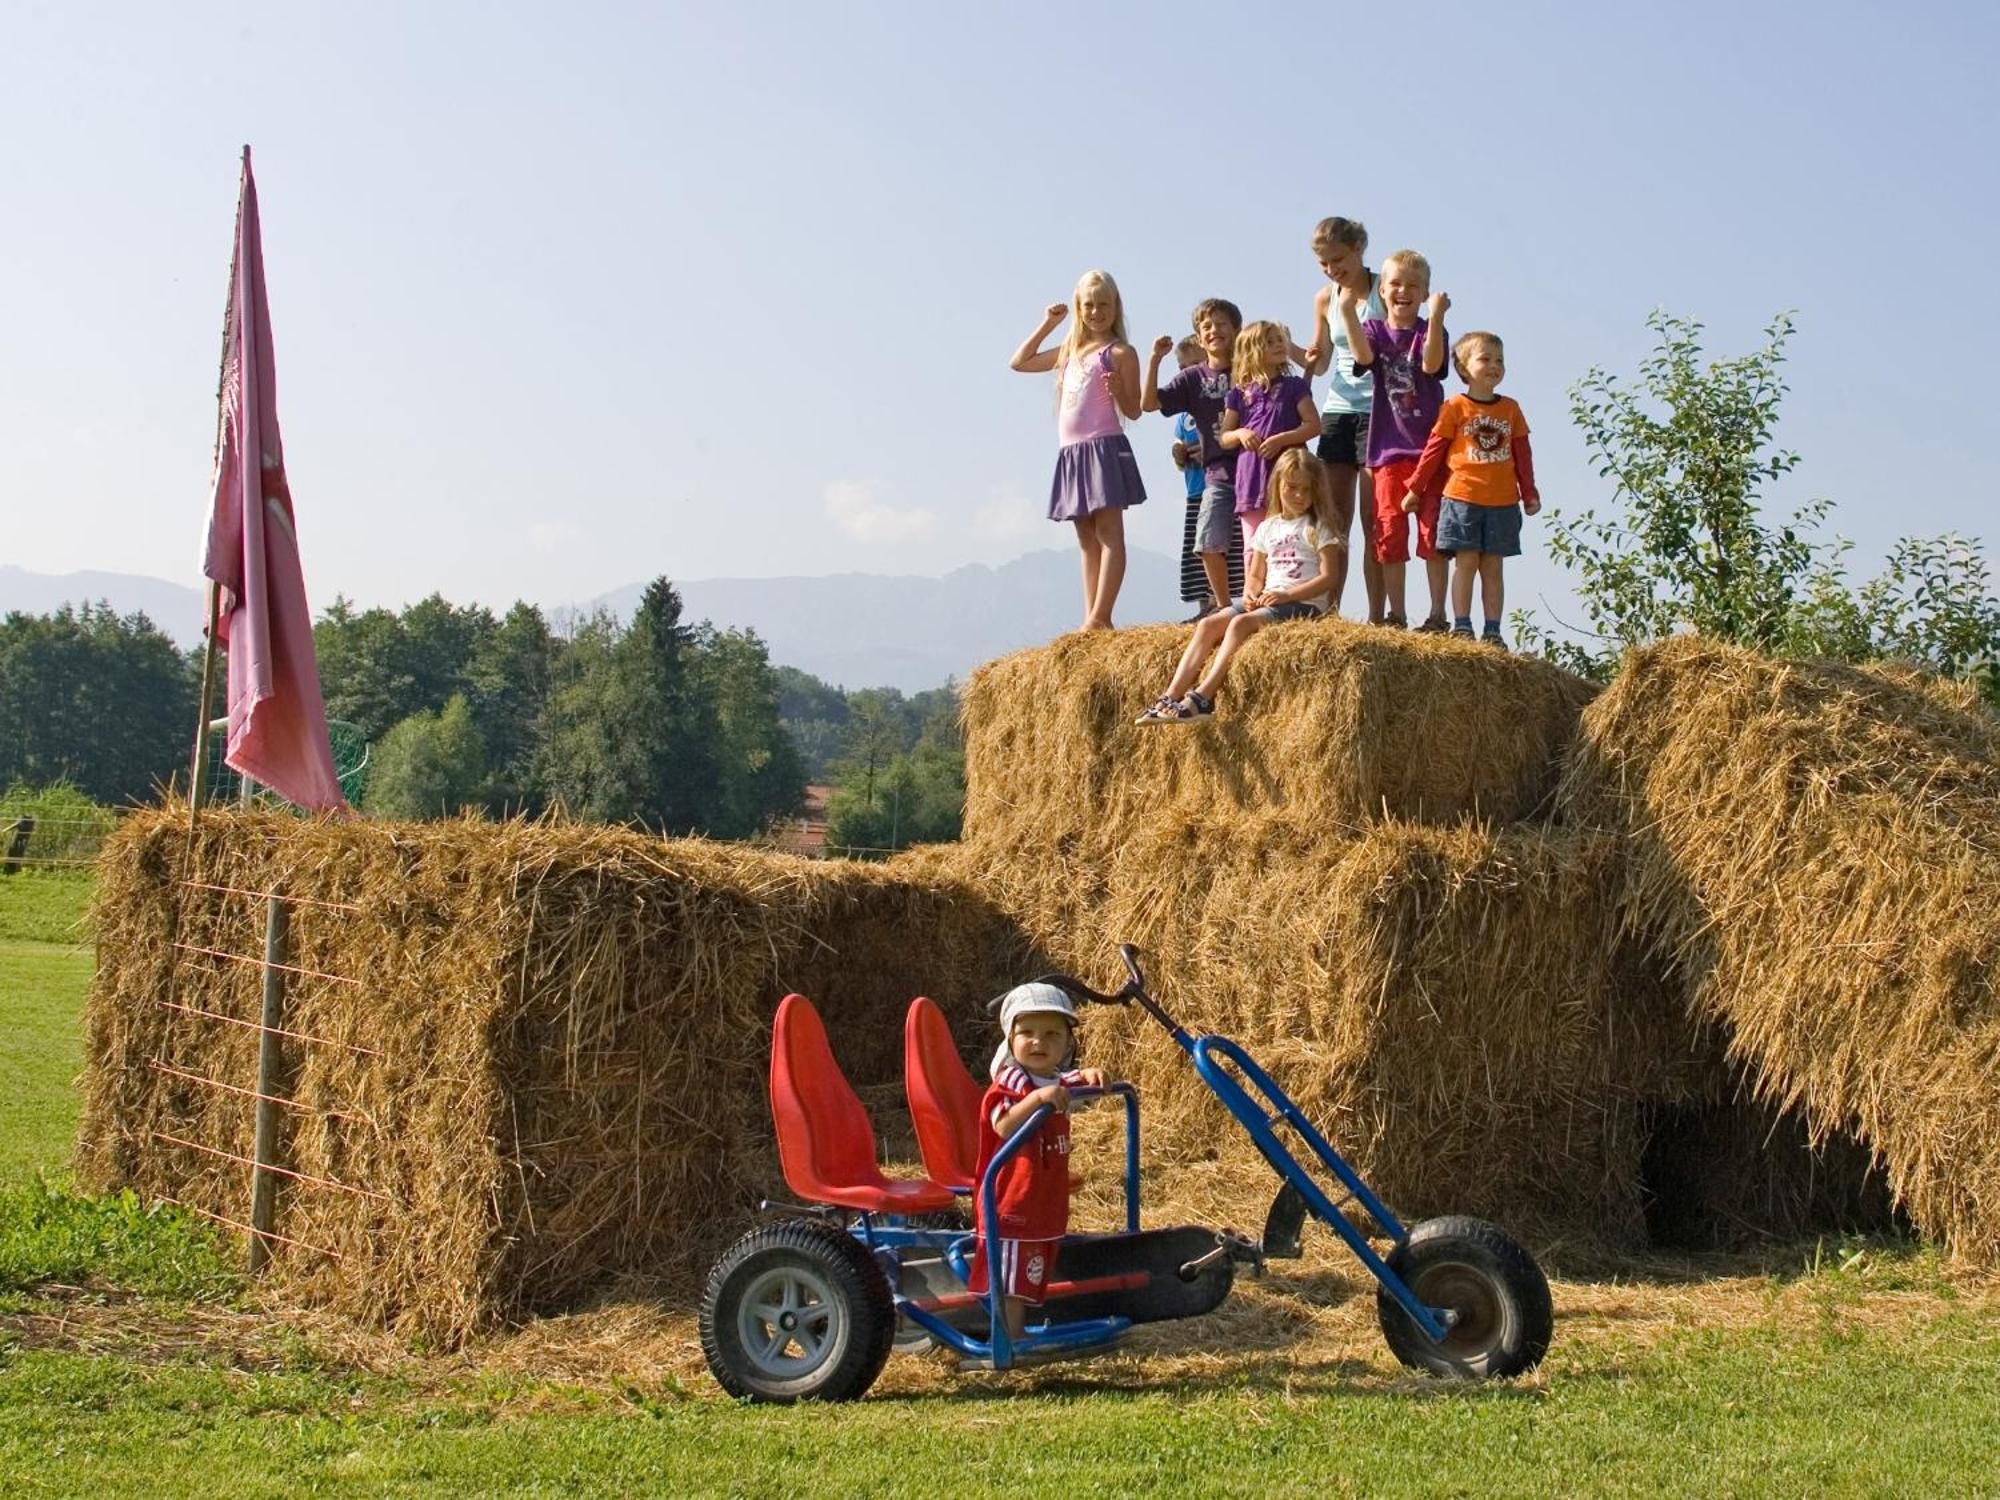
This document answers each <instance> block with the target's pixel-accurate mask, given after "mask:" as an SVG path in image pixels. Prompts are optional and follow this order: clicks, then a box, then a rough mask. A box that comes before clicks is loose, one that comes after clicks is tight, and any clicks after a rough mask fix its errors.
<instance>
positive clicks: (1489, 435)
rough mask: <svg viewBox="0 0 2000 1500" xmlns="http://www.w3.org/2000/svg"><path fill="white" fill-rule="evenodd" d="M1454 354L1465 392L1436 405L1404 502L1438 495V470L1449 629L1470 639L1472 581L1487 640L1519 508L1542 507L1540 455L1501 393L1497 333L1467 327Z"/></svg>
mask: <svg viewBox="0 0 2000 1500" xmlns="http://www.w3.org/2000/svg"><path fill="white" fill-rule="evenodd" d="M1451 361H1452V364H1453V365H1454V366H1455V367H1456V368H1457V370H1458V378H1459V379H1460V380H1463V381H1464V382H1465V387H1466V389H1465V394H1464V395H1462V396H1453V397H1452V398H1451V399H1450V400H1448V401H1446V402H1445V404H1444V406H1443V408H1442V409H1441V410H1440V411H1439V412H1438V418H1437V423H1436V425H1435V426H1433V427H1432V428H1431V435H1430V441H1429V442H1427V443H1425V444H1424V452H1423V456H1422V457H1421V458H1419V459H1418V460H1417V470H1416V473H1414V474H1413V475H1411V476H1410V488H1409V492H1408V493H1407V494H1406V495H1404V496H1403V509H1404V510H1405V511H1415V510H1416V508H1417V506H1418V503H1419V502H1420V500H1421V498H1422V497H1423V496H1425V495H1429V494H1435V493H1436V492H1437V487H1438V476H1439V472H1440V471H1441V470H1449V474H1448V476H1447V477H1446V478H1445V481H1444V500H1443V502H1442V503H1441V504H1440V505H1439V507H1438V527H1437V550H1438V551H1439V552H1441V553H1443V554H1444V555H1446V556H1448V557H1450V558H1451V559H1452V573H1451V612H1452V625H1451V633H1452V634H1453V635H1455V636H1458V637H1460V638H1461V639H1464V640H1471V639H1472V580H1473V578H1474V577H1475V576H1476V577H1477V578H1478V579H1479V602H1480V604H1481V605H1482V606H1483V608H1484V611H1485V614H1486V629H1485V632H1484V637H1483V638H1484V639H1485V641H1486V643H1487V644H1488V645H1489V646H1500V647H1503V648H1504V647H1505V645H1506V642H1505V641H1503V640H1502V639H1501V638H1500V609H1501V602H1502V587H1501V577H1500V566H1501V561H1502V559H1504V558H1509V557H1516V556H1518V555H1519V554H1520V551H1521V513H1522V512H1523V511H1526V512H1527V513H1528V514H1529V515H1531V516H1532V515H1533V514H1535V512H1536V511H1538V510H1540V509H1541V508H1542V498H1541V495H1540V494H1539V493H1538V492H1537V491H1536V489H1535V460H1534V455H1533V454H1532V453H1530V452H1529V450H1528V419H1527V418H1526V417H1525V416H1523V415H1522V414H1521V408H1520V406H1519V405H1518V404H1517V403H1516V402H1515V401H1514V399H1513V397H1511V396H1502V395H1498V394H1496V392H1497V390H1498V388H1499V385H1500V381H1501V379H1502V378H1503V377H1504V376H1505V375H1506V373H1507V363H1506V358H1505V351H1504V349H1503V348H1502V346H1501V343H1500V336H1499V335H1498V334H1496V333H1483V332H1482V333H1468V334H1466V335H1465V336H1464V337H1462V338H1460V339H1459V340H1458V342H1457V343H1455V344H1453V345H1452V346H1451Z"/></svg>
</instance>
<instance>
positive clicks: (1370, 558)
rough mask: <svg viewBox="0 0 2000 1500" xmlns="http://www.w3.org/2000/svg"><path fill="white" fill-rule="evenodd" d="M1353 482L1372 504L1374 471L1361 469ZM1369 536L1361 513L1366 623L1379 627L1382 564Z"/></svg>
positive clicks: (1362, 579) (1382, 608) (1362, 584)
mask: <svg viewBox="0 0 2000 1500" xmlns="http://www.w3.org/2000/svg"><path fill="white" fill-rule="evenodd" d="M1355 482H1356V483H1357V484H1358V485H1359V486H1360V490H1359V494H1360V495H1361V496H1362V497H1363V498H1364V501H1368V502H1372V498H1373V496H1374V494H1375V471H1374V470H1373V469H1363V470H1362V471H1361V474H1360V478H1359V479H1357V480H1356V481H1355ZM1357 508H1358V507H1357ZM1369 535H1370V532H1369V528H1368V520H1367V516H1366V514H1365V513H1363V515H1362V521H1361V586H1362V587H1363V588H1364V589H1366V590H1367V591H1368V623H1369V624H1371V625H1379V624H1381V623H1382V614H1383V611H1384V609H1385V608H1386V606H1385V604H1384V602H1383V601H1384V597H1385V596H1384V595H1383V592H1382V564H1381V563H1379V562H1377V561H1376V560H1375V547H1374V544H1373V543H1372V542H1370V541H1369V539H1368V538H1369Z"/></svg>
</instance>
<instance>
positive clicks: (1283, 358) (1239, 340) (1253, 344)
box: [1230, 318, 1292, 389]
mask: <svg viewBox="0 0 2000 1500" xmlns="http://www.w3.org/2000/svg"><path fill="white" fill-rule="evenodd" d="M1274 330H1275V331H1276V332H1277V333H1278V334H1279V335H1281V336H1283V335H1284V333H1285V325H1284V324H1282V323H1272V322H1269V321H1268V320H1266V319H1262V318H1259V319H1258V320H1257V321H1256V322H1255V323H1249V324H1246V325H1244V327H1243V328H1242V330H1241V331H1240V332H1238V333H1237V335H1236V357H1235V358H1234V359H1232V360H1231V361H1230V367H1231V370H1232V372H1233V373H1234V374H1235V376H1236V383H1237V384H1238V385H1260V386H1264V387H1265V388H1267V389H1268V388H1269V387H1270V386H1271V385H1272V384H1273V383H1274V382H1276V380H1277V378H1278V377H1279V376H1280V375H1283V374H1284V373H1285V372H1286V371H1288V370H1290V369H1291V367H1292V361H1291V356H1289V355H1286V354H1280V355H1279V356H1278V367H1277V368H1276V369H1275V370H1271V369H1266V368H1265V367H1264V340H1265V338H1266V337H1267V336H1268V335H1269V334H1270V333H1271V332H1273V331H1274Z"/></svg>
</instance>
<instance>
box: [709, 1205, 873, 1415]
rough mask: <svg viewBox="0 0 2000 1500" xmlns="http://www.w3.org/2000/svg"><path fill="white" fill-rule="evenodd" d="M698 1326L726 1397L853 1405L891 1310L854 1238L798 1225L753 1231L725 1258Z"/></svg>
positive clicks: (712, 1278)
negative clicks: (836, 1402) (831, 1402)
mask: <svg viewBox="0 0 2000 1500" xmlns="http://www.w3.org/2000/svg"><path fill="white" fill-rule="evenodd" d="M700 1326H701V1350H702V1353H703V1354H704V1355H706V1356H707V1358H708V1368H709V1370H710V1371H711V1372H712V1373H713V1374H714V1376H715V1379H716V1383H717V1384H719V1385H720V1386H721V1387H722V1388H723V1389H724V1390H725V1391H727V1392H729V1394H730V1395H732V1396H747V1397H749V1398H750V1399H751V1400H753V1401H770V1402H776V1403H778V1404H781V1405H790V1404H791V1403H792V1402H794V1401H815V1400H816V1401H852V1400H855V1399H856V1398H857V1397H859V1396H861V1395H862V1394H863V1393H864V1392H866V1391H867V1389H868V1387H869V1386H870V1385H872V1384H874V1382H875V1377H876V1376H877V1375H879V1374H881V1373H882V1366H883V1365H884V1364H885V1363H886V1362H887V1361H888V1358H889V1344H890V1341H891V1340H893V1339H894V1338H895V1336H896V1304H895V1299H894V1297H893V1296H892V1295H891V1293H890V1291H889V1282H888V1278H886V1277H885V1276H884V1275H883V1274H882V1268H881V1267H880V1266H878V1265H876V1264H875V1262H874V1260H873V1258H871V1257H870V1255H869V1254H868V1252H867V1251H866V1250H865V1249H863V1248H862V1246H861V1245H860V1243H859V1242H858V1241H856V1240H855V1238H854V1237H853V1236H852V1235H850V1234H848V1233H846V1232H845V1231H843V1230H841V1229H838V1228H835V1227H834V1226H833V1225H831V1224H818V1223H814V1222H812V1221H810V1220H804V1219H799V1220H792V1221H790V1222H787V1223H783V1224H769V1225H765V1226H763V1227H762V1228H758V1229H753V1230H751V1231H750V1232H749V1233H748V1234H746V1235H744V1236H743V1238H742V1239H740V1240H738V1241H737V1242H736V1243H735V1244H734V1245H731V1246H730V1247H729V1249H728V1250H727V1251H726V1252H724V1254H723V1257H722V1259H721V1260H719V1261H717V1262H716V1265H715V1269H714V1270H713V1271H711V1272H709V1274H708V1286H707V1289H706V1290H705V1291H704V1292H703V1293H702V1299H701V1318H700Z"/></svg>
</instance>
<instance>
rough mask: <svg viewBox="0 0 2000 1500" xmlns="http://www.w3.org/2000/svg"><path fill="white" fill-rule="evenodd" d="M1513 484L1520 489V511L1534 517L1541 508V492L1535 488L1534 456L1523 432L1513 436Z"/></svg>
mask: <svg viewBox="0 0 2000 1500" xmlns="http://www.w3.org/2000/svg"><path fill="white" fill-rule="evenodd" d="M1514 482H1515V483H1516V484H1517V485H1519V486H1520V487H1521V509H1522V510H1524V511H1526V512H1527V513H1528V514H1529V515H1531V516H1532V515H1535V514H1536V513H1537V512H1539V511H1540V510H1541V508H1542V492H1541V491H1540V490H1539V489H1537V488H1536V487H1535V455H1534V453H1533V451H1532V450H1531V449H1530V448H1529V447H1528V435H1527V433H1525V432H1517V433H1515V434H1514Z"/></svg>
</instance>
